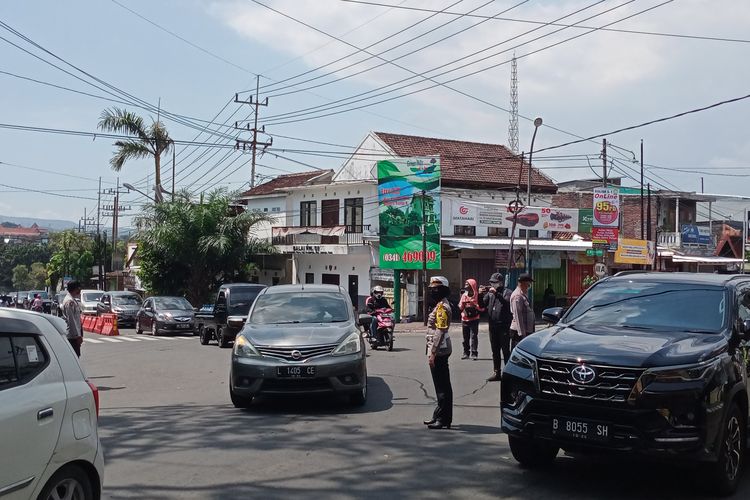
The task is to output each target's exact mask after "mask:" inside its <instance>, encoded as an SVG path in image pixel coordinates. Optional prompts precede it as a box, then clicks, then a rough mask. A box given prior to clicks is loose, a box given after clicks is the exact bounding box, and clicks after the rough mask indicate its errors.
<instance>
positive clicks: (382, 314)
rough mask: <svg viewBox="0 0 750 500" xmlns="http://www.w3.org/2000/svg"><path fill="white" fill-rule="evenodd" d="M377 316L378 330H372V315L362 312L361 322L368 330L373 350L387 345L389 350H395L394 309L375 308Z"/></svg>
mask: <svg viewBox="0 0 750 500" xmlns="http://www.w3.org/2000/svg"><path fill="white" fill-rule="evenodd" d="M375 317H376V318H377V325H378V326H377V331H375V332H371V331H370V329H371V328H370V327H371V321H372V316H370V315H369V314H360V324H361V325H362V326H363V327H364V329H365V332H367V341H368V342H369V343H370V347H371V348H372V349H373V350H377V349H378V347H386V348H388V350H389V351H392V350H393V328H394V321H393V309H391V308H381V309H376V310H375Z"/></svg>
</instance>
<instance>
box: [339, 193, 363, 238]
mask: <svg viewBox="0 0 750 500" xmlns="http://www.w3.org/2000/svg"><path fill="white" fill-rule="evenodd" d="M363 217H364V207H363V203H362V198H346V199H345V200H344V225H345V226H346V232H347V233H361V232H362V221H363Z"/></svg>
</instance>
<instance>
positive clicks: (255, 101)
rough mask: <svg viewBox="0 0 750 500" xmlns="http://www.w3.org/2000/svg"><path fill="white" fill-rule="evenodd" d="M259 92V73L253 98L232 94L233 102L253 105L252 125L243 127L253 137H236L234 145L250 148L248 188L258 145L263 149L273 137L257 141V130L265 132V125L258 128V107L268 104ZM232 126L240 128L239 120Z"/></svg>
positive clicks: (251, 185) (253, 172) (271, 141)
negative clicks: (250, 164) (244, 139)
mask: <svg viewBox="0 0 750 500" xmlns="http://www.w3.org/2000/svg"><path fill="white" fill-rule="evenodd" d="M259 92H260V75H257V76H256V79H255V99H253V96H252V95H251V96H250V100H249V101H240V99H239V95H238V94H234V102H236V103H239V104H249V105H250V106H253V108H254V114H255V117H254V126H253V128H250V124H249V123H248V124H247V125H246V127H245V129H246V130H248V131H250V132H252V133H253V139H252V140H251V141H243V140H241V139H237V143H236V145H235V149H240V145H242V150H243V151H245V150H246V149H247V146H248V145H249V146H250V149H251V150H252V153H253V158H252V166H251V168H250V188H251V189H252V188H254V187H255V160H256V157H257V155H258V146H262V148H263V150H264V151H265V149H266V148H267V147H270V146H272V145H273V137H271V138H270V139H269V140H268V141H266V142H260V143H259V142H258V132H260V133H261V134H265V133H266V127H265V125H264V126H263V127H261V128H260V129H258V115H259V108H260V106H268V97H266V98H265V99H264V100H263V102H260V95H259ZM234 127H235V128H237V129H241V128H242V127H240V126H239V122H235V123H234Z"/></svg>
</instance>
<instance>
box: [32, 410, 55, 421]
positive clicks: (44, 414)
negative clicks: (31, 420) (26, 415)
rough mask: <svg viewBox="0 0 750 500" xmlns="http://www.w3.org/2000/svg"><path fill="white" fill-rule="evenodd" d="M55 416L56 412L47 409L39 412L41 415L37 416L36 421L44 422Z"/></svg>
mask: <svg viewBox="0 0 750 500" xmlns="http://www.w3.org/2000/svg"><path fill="white" fill-rule="evenodd" d="M54 414H55V411H54V410H53V409H52V408H45V409H44V410H39V413H37V414H36V419H37V420H44V419H45V418H50V417H51V416H52V415H54Z"/></svg>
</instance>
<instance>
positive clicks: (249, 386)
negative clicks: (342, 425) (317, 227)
mask: <svg viewBox="0 0 750 500" xmlns="http://www.w3.org/2000/svg"><path fill="white" fill-rule="evenodd" d="M356 321H357V318H356V316H355V314H354V308H353V307H352V303H351V299H350V298H349V294H348V293H347V292H346V291H345V290H344V289H343V288H341V287H339V286H336V285H304V286H303V285H278V286H273V287H270V288H266V289H265V290H263V291H262V292H261V293H260V295H258V299H257V300H256V301H255V304H253V307H252V309H251V311H250V314H249V316H248V320H247V323H246V324H245V326H244V328H243V329H242V331H241V332H240V334H239V335H238V336H237V339H236V341H235V343H234V349H233V350H232V366H231V371H230V376H229V393H230V397H231V399H232V403H233V404H234V405H235V406H236V407H238V408H247V407H248V406H249V405H250V404H251V403H252V400H253V398H254V397H255V396H258V395H264V394H324V393H334V394H341V395H345V396H348V397H349V398H350V400H351V402H352V403H353V404H355V405H362V404H364V403H365V401H366V400H367V366H366V362H365V359H366V357H365V346H364V341H363V340H362V332H361V331H360V329H359V328H358V326H357V323H356Z"/></svg>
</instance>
